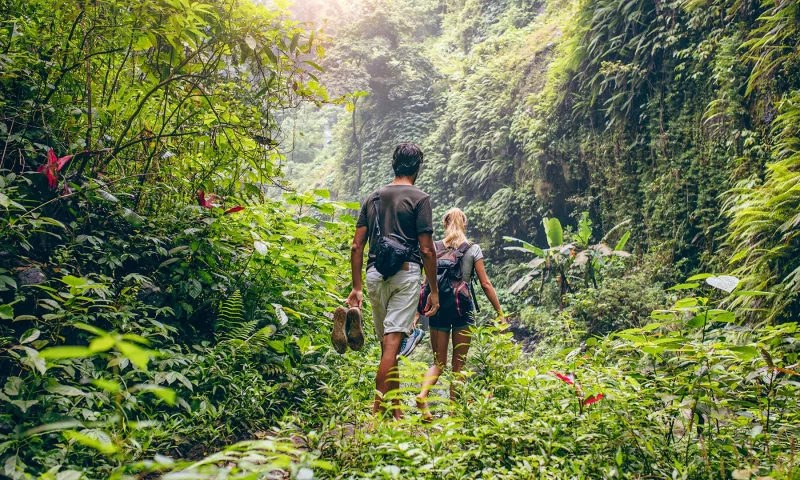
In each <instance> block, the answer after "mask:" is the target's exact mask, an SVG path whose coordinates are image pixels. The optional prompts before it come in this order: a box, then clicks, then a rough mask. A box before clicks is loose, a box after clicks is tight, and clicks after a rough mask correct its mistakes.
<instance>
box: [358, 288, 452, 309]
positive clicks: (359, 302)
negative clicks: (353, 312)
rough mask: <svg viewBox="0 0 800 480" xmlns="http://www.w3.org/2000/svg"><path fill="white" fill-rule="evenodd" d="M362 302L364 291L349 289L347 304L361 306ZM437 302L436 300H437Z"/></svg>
mask: <svg viewBox="0 0 800 480" xmlns="http://www.w3.org/2000/svg"><path fill="white" fill-rule="evenodd" d="M363 302H364V292H362V291H361V289H355V288H354V289H353V290H351V291H350V295H348V297H347V304H348V305H350V307H351V308H352V307H358V308H361V304H362V303H363ZM437 303H438V302H437Z"/></svg>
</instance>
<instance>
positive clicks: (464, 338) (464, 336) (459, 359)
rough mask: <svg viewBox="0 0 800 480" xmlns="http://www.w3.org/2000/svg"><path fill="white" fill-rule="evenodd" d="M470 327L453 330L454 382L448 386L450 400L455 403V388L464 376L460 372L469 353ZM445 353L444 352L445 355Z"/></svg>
mask: <svg viewBox="0 0 800 480" xmlns="http://www.w3.org/2000/svg"><path fill="white" fill-rule="evenodd" d="M471 332H472V331H471V329H470V327H467V328H461V329H459V330H453V375H454V376H455V380H454V381H453V384H452V385H450V400H452V401H454V402H455V401H456V386H457V384H458V383H462V382H463V380H464V376H463V375H461V370H462V369H463V368H464V364H465V363H467V352H468V351H469V342H470V340H471V339H472V333H471ZM446 354H447V352H446V351H445V355H446Z"/></svg>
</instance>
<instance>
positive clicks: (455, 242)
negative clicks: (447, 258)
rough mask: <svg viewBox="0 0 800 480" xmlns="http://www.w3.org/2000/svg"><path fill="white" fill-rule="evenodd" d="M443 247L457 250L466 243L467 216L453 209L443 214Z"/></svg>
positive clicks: (457, 209) (459, 210)
mask: <svg viewBox="0 0 800 480" xmlns="http://www.w3.org/2000/svg"><path fill="white" fill-rule="evenodd" d="M443 241H444V246H445V247H450V248H458V247H460V246H461V244H462V243H464V242H466V241H467V216H466V215H464V212H462V211H461V209H459V208H456V207H453V208H451V209H450V210H448V211H447V213H445V214H444V240H443Z"/></svg>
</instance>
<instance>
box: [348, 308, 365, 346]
mask: <svg viewBox="0 0 800 480" xmlns="http://www.w3.org/2000/svg"><path fill="white" fill-rule="evenodd" d="M347 344H348V345H349V346H350V348H352V349H353V350H355V351H359V350H361V347H363V346H364V328H363V326H362V321H361V309H359V308H355V307H353V308H351V309H350V310H348V311H347Z"/></svg>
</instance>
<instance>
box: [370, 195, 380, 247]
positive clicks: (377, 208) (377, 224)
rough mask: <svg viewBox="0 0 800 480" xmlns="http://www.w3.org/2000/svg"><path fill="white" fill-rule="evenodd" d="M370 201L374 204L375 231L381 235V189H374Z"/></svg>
mask: <svg viewBox="0 0 800 480" xmlns="http://www.w3.org/2000/svg"><path fill="white" fill-rule="evenodd" d="M372 203H373V204H374V205H375V232H376V233H377V234H378V237H380V236H381V191H380V190H375V194H374V195H373V197H372Z"/></svg>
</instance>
